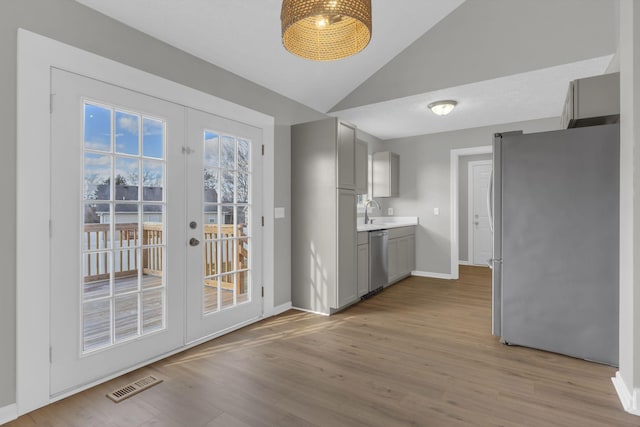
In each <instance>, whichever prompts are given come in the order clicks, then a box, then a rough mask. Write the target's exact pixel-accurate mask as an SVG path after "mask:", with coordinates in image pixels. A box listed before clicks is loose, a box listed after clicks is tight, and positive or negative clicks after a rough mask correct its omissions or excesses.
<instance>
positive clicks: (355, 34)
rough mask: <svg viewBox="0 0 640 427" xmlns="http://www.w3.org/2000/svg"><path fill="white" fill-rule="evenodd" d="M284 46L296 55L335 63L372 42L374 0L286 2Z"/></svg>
mask: <svg viewBox="0 0 640 427" xmlns="http://www.w3.org/2000/svg"><path fill="white" fill-rule="evenodd" d="M280 21H281V23H282V44H283V45H284V47H285V49H287V50H288V51H289V52H291V53H293V54H294V55H298V56H300V57H302V58H305V59H311V60H314V61H334V60H336V59H342V58H346V57H348V56H351V55H354V54H356V53H358V52H360V51H361V50H362V49H364V48H365V47H366V46H367V45H368V44H369V40H371V0H283V2H282V12H281V14H280Z"/></svg>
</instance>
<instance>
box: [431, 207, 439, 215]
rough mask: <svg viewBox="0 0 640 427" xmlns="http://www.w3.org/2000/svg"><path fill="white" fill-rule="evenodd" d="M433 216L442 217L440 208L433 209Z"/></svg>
mask: <svg viewBox="0 0 640 427" xmlns="http://www.w3.org/2000/svg"><path fill="white" fill-rule="evenodd" d="M433 214H434V215H435V216H438V215H440V208H433Z"/></svg>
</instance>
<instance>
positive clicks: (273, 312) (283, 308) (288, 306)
mask: <svg viewBox="0 0 640 427" xmlns="http://www.w3.org/2000/svg"><path fill="white" fill-rule="evenodd" d="M287 310H291V301H289V302H287V303H284V304H280V305H278V306H276V307H273V310H271V314H270V315H269V316H277V315H278V314H282V313H284V312H285V311H287Z"/></svg>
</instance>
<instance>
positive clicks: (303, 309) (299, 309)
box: [291, 307, 330, 316]
mask: <svg viewBox="0 0 640 427" xmlns="http://www.w3.org/2000/svg"><path fill="white" fill-rule="evenodd" d="M291 308H292V309H293V310H298V311H304V312H305V313H311V314H317V315H320V316H330V314H329V313H323V312H321V311H313V310H307V309H306V308H300V307H291Z"/></svg>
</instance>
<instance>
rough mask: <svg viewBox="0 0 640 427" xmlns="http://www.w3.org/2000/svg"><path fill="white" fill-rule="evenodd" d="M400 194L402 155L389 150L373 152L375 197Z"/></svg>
mask: <svg viewBox="0 0 640 427" xmlns="http://www.w3.org/2000/svg"><path fill="white" fill-rule="evenodd" d="M399 195H400V156H399V155H398V154H396V153H391V152H389V151H382V152H378V153H373V197H397V196H399Z"/></svg>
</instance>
